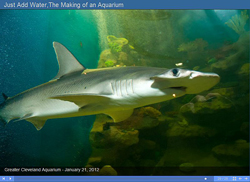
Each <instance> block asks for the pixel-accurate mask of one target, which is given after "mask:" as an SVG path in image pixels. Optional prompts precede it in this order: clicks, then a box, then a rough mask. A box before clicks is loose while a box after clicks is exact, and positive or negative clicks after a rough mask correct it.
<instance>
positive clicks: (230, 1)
mask: <svg viewBox="0 0 250 182" xmlns="http://www.w3.org/2000/svg"><path fill="white" fill-rule="evenodd" d="M0 8H1V9H249V8H250V2H249V1H248V0H237V1H235V0H153V1H151V0H137V1H135V0H75V1H72V0H43V1H41V0H20V1H19V0H18V1H16V0H15V1H14V0H3V1H0Z"/></svg>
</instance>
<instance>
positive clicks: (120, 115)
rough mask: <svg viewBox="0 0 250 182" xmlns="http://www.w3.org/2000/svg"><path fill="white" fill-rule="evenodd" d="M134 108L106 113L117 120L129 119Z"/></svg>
mask: <svg viewBox="0 0 250 182" xmlns="http://www.w3.org/2000/svg"><path fill="white" fill-rule="evenodd" d="M133 111H134V109H129V110H120V111H111V112H110V111H109V112H106V113H104V114H107V115H109V116H110V117H111V118H113V120H114V121H115V122H119V121H123V120H125V119H128V118H129V117H130V116H131V115H132V114H133Z"/></svg>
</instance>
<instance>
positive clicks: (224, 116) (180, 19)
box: [0, 10, 250, 176]
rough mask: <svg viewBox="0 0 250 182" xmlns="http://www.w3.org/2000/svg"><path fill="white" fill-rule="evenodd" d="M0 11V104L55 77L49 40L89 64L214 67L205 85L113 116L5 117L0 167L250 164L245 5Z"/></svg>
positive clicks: (234, 171)
mask: <svg viewBox="0 0 250 182" xmlns="http://www.w3.org/2000/svg"><path fill="white" fill-rule="evenodd" d="M0 16H1V19H0V32H1V39H0V89H1V92H2V93H4V94H3V97H1V98H0V103H3V102H5V101H4V100H5V99H8V97H10V98H11V97H13V96H15V95H17V94H18V93H21V92H23V91H25V90H27V89H30V88H33V87H35V86H37V85H40V84H43V83H45V82H48V81H49V80H51V79H53V78H54V77H55V76H56V74H57V72H58V63H57V59H56V54H55V52H54V49H53V45H52V43H53V42H59V43H61V44H62V45H64V46H65V47H66V48H67V49H68V50H70V52H71V53H72V54H73V55H74V56H75V57H76V58H77V60H78V61H79V62H80V63H81V64H82V65H84V67H85V68H87V69H118V68H121V67H131V68H132V67H138V66H142V67H157V68H168V69H173V68H177V69H185V70H186V69H187V70H194V71H199V72H212V73H216V74H218V75H219V76H220V82H219V83H218V84H217V85H215V86H214V87H212V88H211V89H209V90H206V91H203V92H201V93H198V94H187V95H184V96H182V97H178V98H175V99H172V100H168V101H165V102H159V103H155V104H151V105H145V106H143V107H139V108H135V109H134V111H133V114H132V115H131V116H130V117H129V118H128V119H126V120H123V121H120V122H116V123H114V121H113V119H112V118H111V117H109V116H108V115H105V114H98V115H87V116H80V117H70V118H61V119H49V120H48V121H47V122H46V124H45V125H44V126H43V128H42V129H40V130H39V131H38V130H37V129H36V128H35V127H34V126H33V125H32V123H30V122H28V121H26V120H25V118H24V119H23V120H20V121H16V122H13V121H10V122H9V123H8V124H5V123H4V122H2V123H1V125H0V136H1V137H0V154H1V155H0V165H1V166H0V168H1V173H2V174H3V173H4V171H5V170H8V169H6V167H8V168H12V169H13V168H25V169H29V168H31V167H32V168H39V167H47V168H55V169H58V168H62V169H66V168H82V169H85V168H91V169H93V171H91V173H78V174H76V173H72V174H75V175H163V176H164V175H218V174H219V175H247V174H248V173H249V35H250V34H249V10H60V11H57V10H39V11H36V10H0ZM20 109H21V108H20ZM54 172H55V171H54ZM71 172H72V171H70V172H69V173H67V174H71ZM10 174H11V173H10ZM26 174H30V173H28V172H27V173H26ZM33 174H36V173H33ZM50 174H55V173H50ZM67 174H66V175H67ZM18 175H25V174H23V173H22V174H21V173H18ZM46 175H49V173H46ZM61 175H64V174H61Z"/></svg>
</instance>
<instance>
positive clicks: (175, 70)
mask: <svg viewBox="0 0 250 182" xmlns="http://www.w3.org/2000/svg"><path fill="white" fill-rule="evenodd" d="M172 73H173V76H178V73H179V69H177V68H174V69H172Z"/></svg>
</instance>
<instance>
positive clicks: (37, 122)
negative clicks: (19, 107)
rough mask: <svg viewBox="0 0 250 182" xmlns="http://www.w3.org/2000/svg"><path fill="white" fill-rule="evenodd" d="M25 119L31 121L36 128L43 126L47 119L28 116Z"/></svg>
mask: <svg viewBox="0 0 250 182" xmlns="http://www.w3.org/2000/svg"><path fill="white" fill-rule="evenodd" d="M26 120H27V121H29V122H31V123H32V124H33V125H34V126H35V127H36V129H37V130H40V129H42V128H43V126H44V125H45V122H46V120H47V119H42V118H35V117H34V118H29V119H26Z"/></svg>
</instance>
